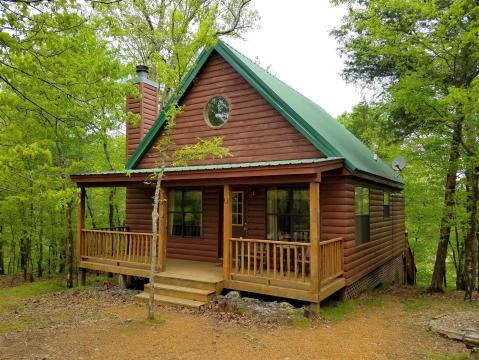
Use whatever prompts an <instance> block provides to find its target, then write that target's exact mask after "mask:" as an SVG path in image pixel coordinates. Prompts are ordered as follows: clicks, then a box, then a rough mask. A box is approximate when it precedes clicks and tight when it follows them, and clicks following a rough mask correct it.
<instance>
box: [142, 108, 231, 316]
mask: <svg viewBox="0 0 479 360" xmlns="http://www.w3.org/2000/svg"><path fill="white" fill-rule="evenodd" d="M180 111H181V109H180V108H178V107H177V106H171V107H170V108H169V109H168V110H167V113H166V119H167V121H166V125H165V129H164V130H163V133H162V135H161V137H160V139H159V141H158V143H157V144H156V146H155V150H156V151H158V153H159V154H160V160H159V163H158V164H157V168H156V169H155V171H154V173H153V175H152V180H154V181H155V195H154V197H153V210H152V213H151V221H152V224H153V234H152V241H151V264H150V265H151V266H150V276H149V285H150V292H149V300H148V319H149V320H153V319H155V306H154V301H155V300H154V299H155V286H154V285H155V275H156V265H157V263H158V253H157V248H158V232H159V229H158V223H159V222H158V220H159V218H160V217H163V216H166V214H163V213H161V214H160V210H161V211H162V209H163V207H161V202H162V201H166V199H161V198H160V189H161V184H162V181H163V178H164V176H165V170H166V168H167V167H169V166H186V165H187V164H188V162H189V161H193V160H203V159H206V158H224V157H226V156H230V151H229V149H228V148H225V147H223V146H222V144H223V139H222V138H221V137H214V138H212V139H200V140H199V141H198V142H196V143H195V144H190V145H183V146H180V147H178V148H176V145H175V143H174V140H173V131H174V128H175V124H176V116H177V115H178V114H179V112H180Z"/></svg>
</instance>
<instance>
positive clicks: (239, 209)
mask: <svg viewBox="0 0 479 360" xmlns="http://www.w3.org/2000/svg"><path fill="white" fill-rule="evenodd" d="M231 206H232V209H231V216H232V218H231V224H232V225H236V226H242V225H243V224H244V191H232V201H231Z"/></svg>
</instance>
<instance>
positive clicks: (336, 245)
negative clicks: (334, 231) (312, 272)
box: [319, 238, 343, 283]
mask: <svg viewBox="0 0 479 360" xmlns="http://www.w3.org/2000/svg"><path fill="white" fill-rule="evenodd" d="M319 248H320V249H319V254H320V255H319V256H320V259H319V281H320V282H322V283H324V282H327V281H329V280H332V279H334V278H337V277H339V276H341V275H342V274H343V238H335V239H331V240H326V241H321V242H320V243H319Z"/></svg>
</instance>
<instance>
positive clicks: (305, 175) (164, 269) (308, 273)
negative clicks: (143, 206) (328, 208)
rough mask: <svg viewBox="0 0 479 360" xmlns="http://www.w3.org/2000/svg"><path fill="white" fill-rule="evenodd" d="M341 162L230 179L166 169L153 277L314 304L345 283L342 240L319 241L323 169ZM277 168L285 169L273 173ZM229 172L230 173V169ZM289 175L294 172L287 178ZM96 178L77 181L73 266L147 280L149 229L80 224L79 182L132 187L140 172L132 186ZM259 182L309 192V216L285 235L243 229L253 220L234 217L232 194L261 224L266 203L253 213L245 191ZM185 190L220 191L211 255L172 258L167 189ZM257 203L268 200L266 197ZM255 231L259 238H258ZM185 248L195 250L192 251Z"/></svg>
mask: <svg viewBox="0 0 479 360" xmlns="http://www.w3.org/2000/svg"><path fill="white" fill-rule="evenodd" d="M339 163H340V162H338V161H336V162H331V161H329V162H324V163H321V162H317V163H315V162H311V163H306V164H298V165H299V166H296V167H294V168H295V169H294V170H293V169H291V166H289V169H288V170H287V172H286V171H284V170H285V169H281V167H280V166H277V167H275V168H273V169H271V168H267V169H266V167H265V168H255V169H253V170H251V169H249V171H247V172H246V171H244V170H242V171H241V172H239V173H238V172H237V171H234V172H236V173H235V174H234V176H231V175H230V176H229V177H228V176H227V175H228V173H227V172H224V171H222V172H221V174H218V173H217V174H215V172H214V171H210V172H208V173H198V172H197V171H195V174H194V175H195V176H193V173H192V172H189V171H188V172H184V173H182V174H179V173H178V172H175V173H171V174H167V177H166V180H165V181H164V186H163V187H162V189H161V209H160V219H159V229H160V231H159V238H158V244H157V246H158V247H157V253H158V263H157V277H156V278H157V279H158V281H161V279H163V278H165V276H169V277H175V278H184V279H186V280H191V279H197V280H198V279H203V280H207V281H211V282H214V283H215V284H216V290H219V291H221V289H222V288H228V289H235V290H241V291H248V292H255V293H260V294H267V295H273V296H279V297H285V298H292V299H298V300H304V301H310V302H314V303H319V302H320V301H321V300H322V299H324V298H325V297H327V296H329V295H331V294H332V293H334V292H336V291H337V290H339V289H341V288H342V287H344V285H345V281H344V279H343V277H342V274H343V244H342V238H340V237H337V238H328V239H327V240H321V231H320V223H321V221H320V187H321V173H322V172H324V171H328V170H332V169H335V168H338V167H339V166H338V164H339ZM326 165H327V166H326ZM280 169H281V170H282V171H284V172H281V173H278V170H280ZM232 170H235V169H232ZM266 170H268V171H267V172H266ZM260 171H261V173H260ZM295 171H296V174H295ZM232 172H233V171H231V170H230V174H231V173H232ZM292 173H293V174H295V175H291V174H292ZM101 176H103V177H105V175H92V176H90V177H83V176H82V178H81V179H78V180H77V184H78V185H79V186H80V188H81V191H80V195H79V197H80V198H79V207H78V210H79V211H78V225H79V226H78V241H77V258H78V264H79V267H80V268H82V269H92V270H100V271H107V272H112V273H118V274H124V275H132V276H141V277H147V276H148V274H149V268H150V262H151V250H152V249H151V244H152V233H151V232H137V231H131V230H130V229H129V228H127V227H125V228H121V229H86V228H85V226H84V224H85V187H88V186H112V185H116V186H118V185H123V186H125V185H126V186H132V185H133V184H136V185H138V184H141V183H142V182H143V179H141V180H140V181H141V182H139V179H138V178H141V176H139V175H138V174H133V177H136V183H133V182H132V179H131V178H132V176H130V177H129V178H128V179H127V180H125V177H124V176H123V177H121V176H116V177H115V180H112V179H111V178H110V179H109V180H107V181H104V180H105V179H101V180H102V181H100V179H99V177H101ZM80 180H81V181H80ZM252 184H254V185H252ZM258 185H260V186H261V188H264V189H276V188H281V189H283V188H285V187H288V186H294V187H296V188H299V189H301V191H303V193H305V194H307V197H305V199H306V201H307V204H306V212H307V214H304V216H303V217H304V219H307V223H306V224H302V226H303V227H298V228H296V229H293V230H291V231H289V232H279V231H276V233H274V232H272V230H270V229H269V228H268V229H264V230H263V231H262V232H261V231H253V229H250V230H249V231H248V230H247V227H251V228H253V224H252V222H253V221H251V220H248V221H249V222H250V223H249V224H247V223H246V217H247V215H246V214H245V213H243V214H241V216H242V217H243V218H244V219H245V220H242V221H239V220H238V216H239V215H238V212H239V206H238V196H239V195H238V193H242V197H243V198H242V201H244V202H243V205H242V209H243V210H242V211H244V208H245V207H250V210H251V212H252V213H253V212H254V211H256V213H257V215H255V216H257V218H258V219H261V217H262V218H263V220H262V221H264V222H265V223H267V222H268V220H266V217H267V216H268V215H267V210H266V206H267V205H266V204H265V205H264V206H263V207H264V209H263V210H261V211H263V212H264V213H263V214H262V215H261V214H259V215H258V213H260V212H261V211H258V210H257V209H256V210H255V209H253V202H254V201H253V200H254V196H255V195H248V194H251V190H248V189H251V187H252V186H255V187H254V189H256V188H257V187H258ZM142 186H144V185H142ZM185 188H195V189H204V188H208V189H216V190H217V191H218V194H219V197H218V200H219V201H218V208H217V210H218V211H217V215H215V219H216V220H215V221H216V223H218V227H217V229H218V232H217V237H216V241H217V251H218V255H217V257H216V259H213V260H209V261H195V260H197V259H196V257H195V256H192V257H191V258H186V259H185V258H184V259H175V258H173V257H175V256H177V255H178V254H176V255H175V254H174V253H172V254H170V253H169V250H168V244H169V242H170V245H171V242H172V241H174V240H175V236H172V235H177V234H176V233H173V234H172V232H175V231H176V230H175V226H173V225H174V224H171V223H169V220H168V219H170V222H171V221H173V220H172V219H173V218H172V217H171V214H170V212H171V206H169V205H171V204H169V203H171V201H172V200H171V196H170V197H169V194H170V195H171V193H172V192H174V191H178V189H185ZM268 191H269V190H268ZM253 194H254V191H253ZM264 194H266V190H264ZM256 196H258V195H256ZM268 196H269V195H268ZM248 197H250V199H249V198H248ZM169 199H170V200H169ZM263 201H264V202H266V201H267V199H266V198H265V199H263ZM202 208H203V214H202V217H203V218H202V219H203V220H202V221H203V222H204V221H206V220H204V219H205V218H207V217H208V216H209V215H208V214H206V213H205V209H206V208H208V206H207V205H206V204H203V205H202ZM269 216H271V215H269ZM295 216H296V215H295ZM276 221H279V220H276ZM288 224H289V223H288ZM239 225H241V226H239ZM264 226H266V225H264ZM268 226H270V225H268ZM288 226H289V225H288ZM291 226H293V225H291ZM298 226H299V225H298ZM188 232H189V234H190V235H191V234H195V233H196V232H198V234H199V233H203V232H204V230H202V229H200V230H194V229H193V230H191V229H190V230H188ZM261 234H262V236H258V235H261ZM248 235H254V236H248ZM193 249H194V247H193ZM191 252H192V254H193V255H195V254H194V250H191Z"/></svg>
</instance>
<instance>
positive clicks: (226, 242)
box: [223, 185, 232, 280]
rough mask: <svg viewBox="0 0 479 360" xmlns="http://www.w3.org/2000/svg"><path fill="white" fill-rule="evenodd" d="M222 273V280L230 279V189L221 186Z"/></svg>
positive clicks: (226, 186)
mask: <svg viewBox="0 0 479 360" xmlns="http://www.w3.org/2000/svg"><path fill="white" fill-rule="evenodd" d="M223 198H224V205H223V273H224V279H225V280H228V279H229V277H230V239H231V236H232V233H231V187H230V186H229V185H224V186H223Z"/></svg>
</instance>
